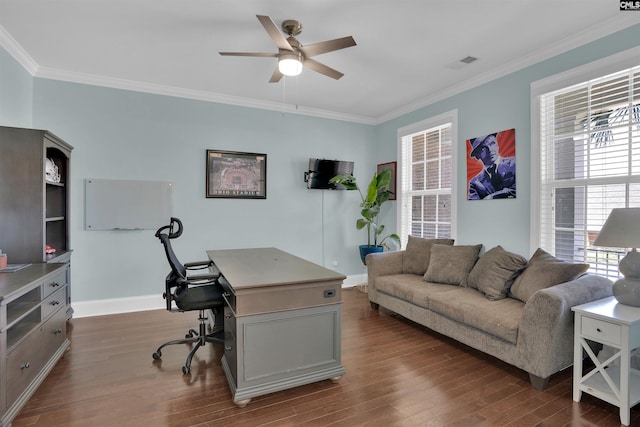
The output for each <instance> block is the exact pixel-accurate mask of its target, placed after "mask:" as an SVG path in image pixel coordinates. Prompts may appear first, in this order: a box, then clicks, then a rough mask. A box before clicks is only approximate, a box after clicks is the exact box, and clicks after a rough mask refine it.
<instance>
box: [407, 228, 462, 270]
mask: <svg viewBox="0 0 640 427" xmlns="http://www.w3.org/2000/svg"><path fill="white" fill-rule="evenodd" d="M433 243H436V244H439V245H453V239H423V238H422V237H414V236H409V241H408V242H407V247H406V248H405V252H404V258H403V260H402V272H403V273H406V274H419V275H421V276H422V275H423V274H424V273H425V272H426V271H427V267H428V266H429V258H430V256H431V245H432V244H433Z"/></svg>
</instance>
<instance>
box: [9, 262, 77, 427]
mask: <svg viewBox="0 0 640 427" xmlns="http://www.w3.org/2000/svg"><path fill="white" fill-rule="evenodd" d="M68 269H69V266H68V265H67V264H60V263H34V264H32V265H31V266H29V267H27V268H24V269H22V270H19V271H17V272H14V273H0V427H3V426H8V425H10V424H11V420H13V418H14V417H15V416H16V415H17V414H18V412H19V411H20V409H21V408H22V407H23V406H24V404H25V403H26V402H27V400H28V399H29V398H30V397H31V395H32V394H33V393H34V392H35V391H36V389H37V388H38V386H39V385H40V384H41V383H42V381H44V379H45V378H46V376H47V374H48V373H49V372H50V371H51V369H52V368H53V366H54V365H55V364H56V363H57V361H58V360H59V359H60V358H61V357H62V356H63V354H64V352H65V351H66V349H67V348H68V347H69V344H70V343H69V340H68V339H67V328H66V325H67V322H66V321H67V313H66V309H65V298H66V295H67V287H68V283H67V277H68Z"/></svg>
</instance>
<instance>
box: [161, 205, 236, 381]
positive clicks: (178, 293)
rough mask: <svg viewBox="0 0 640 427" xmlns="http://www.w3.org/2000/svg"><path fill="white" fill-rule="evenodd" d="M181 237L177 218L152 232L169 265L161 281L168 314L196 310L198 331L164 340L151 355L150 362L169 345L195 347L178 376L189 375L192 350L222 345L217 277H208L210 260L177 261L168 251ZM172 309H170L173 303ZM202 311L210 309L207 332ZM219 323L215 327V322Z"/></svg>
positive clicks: (205, 318) (180, 223) (220, 291)
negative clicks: (209, 329) (179, 337)
mask: <svg viewBox="0 0 640 427" xmlns="http://www.w3.org/2000/svg"><path fill="white" fill-rule="evenodd" d="M181 234H182V221H180V220H179V219H178V218H171V223H170V224H169V225H165V226H164V227H161V228H159V229H158V231H156V237H157V238H158V239H160V241H161V242H162V244H163V245H164V250H165V253H166V254H167V260H168V261H169V265H170V266H171V272H169V274H168V275H167V278H166V279H165V286H166V289H165V292H164V293H163V294H162V296H163V297H164V299H165V300H166V302H167V310H169V311H181V312H183V311H193V310H199V311H200V315H199V317H198V320H199V321H200V328H199V330H198V331H196V330H195V329H189V331H187V334H186V335H185V338H184V339H177V340H172V341H168V342H166V343H164V344H162V345H161V346H160V347H158V349H157V350H156V352H155V353H153V359H154V360H160V358H161V357H162V349H163V348H164V347H165V346H168V345H172V344H193V343H195V346H194V347H193V348H192V349H191V351H190V352H189V356H187V361H186V362H185V364H184V366H183V367H182V373H183V374H185V375H187V374H189V373H190V372H191V360H192V359H193V356H194V355H195V353H196V351H198V349H199V348H200V347H202V346H203V345H205V343H207V342H218V343H224V325H223V310H224V300H223V298H222V287H221V286H220V284H219V283H218V277H219V274H211V273H209V271H208V268H209V266H211V264H212V263H211V261H201V262H191V263H185V264H184V265H183V264H181V263H180V261H178V258H177V257H176V254H175V253H174V252H173V249H172V248H171V239H175V238H177V237H180V235H181ZM197 270H200V271H201V272H202V273H203V274H197V275H193V274H191V272H193V271H197ZM174 302H175V306H176V307H177V308H176V307H174V304H173V303H174ZM205 310H211V312H212V314H213V318H214V319H213V320H214V326H213V327H212V328H211V332H209V333H207V331H206V330H207V325H206V322H207V317H206V316H205ZM216 320H219V321H220V324H219V325H218V322H217V321H216Z"/></svg>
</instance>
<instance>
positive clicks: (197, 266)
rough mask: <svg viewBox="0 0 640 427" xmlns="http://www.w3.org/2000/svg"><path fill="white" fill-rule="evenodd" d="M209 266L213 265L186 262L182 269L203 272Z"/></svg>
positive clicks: (200, 262) (206, 262) (201, 262)
mask: <svg viewBox="0 0 640 427" xmlns="http://www.w3.org/2000/svg"><path fill="white" fill-rule="evenodd" d="M211 264H213V263H212V262H211V261H196V262H187V263H185V264H184V268H186V269H187V270H204V269H205V268H208V267H209V266H210V265H211Z"/></svg>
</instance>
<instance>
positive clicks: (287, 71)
mask: <svg viewBox="0 0 640 427" xmlns="http://www.w3.org/2000/svg"><path fill="white" fill-rule="evenodd" d="M278 70H279V71H280V72H281V73H282V74H284V75H285V76H297V75H298V74H300V73H301V72H302V61H301V58H300V54H299V53H294V52H292V53H284V54H281V55H280V60H279V61H278Z"/></svg>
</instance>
